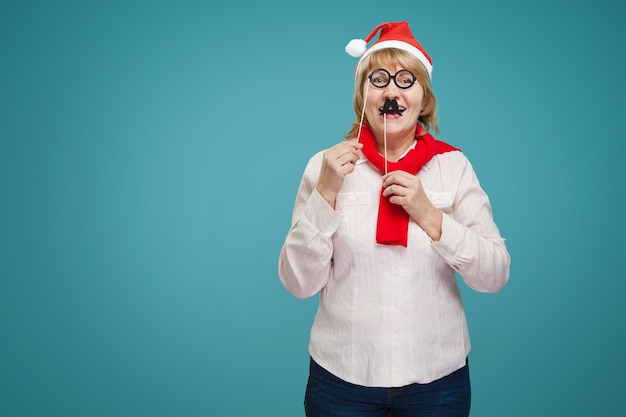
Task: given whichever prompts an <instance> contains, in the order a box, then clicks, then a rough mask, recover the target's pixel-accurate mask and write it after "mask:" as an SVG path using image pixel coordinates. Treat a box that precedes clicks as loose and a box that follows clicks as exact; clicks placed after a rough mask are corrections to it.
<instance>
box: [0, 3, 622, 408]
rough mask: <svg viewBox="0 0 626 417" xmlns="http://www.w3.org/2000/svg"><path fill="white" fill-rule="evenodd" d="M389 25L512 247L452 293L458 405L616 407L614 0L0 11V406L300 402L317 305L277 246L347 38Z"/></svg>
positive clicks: (336, 126) (617, 77)
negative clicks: (460, 352)
mask: <svg viewBox="0 0 626 417" xmlns="http://www.w3.org/2000/svg"><path fill="white" fill-rule="evenodd" d="M395 20H408V21H409V22H410V24H411V28H412V30H413V32H414V34H415V35H416V37H417V38H418V39H419V40H420V41H421V42H422V44H423V45H424V46H425V47H426V49H427V50H428V51H429V53H430V54H431V56H432V58H433V60H434V64H435V66H434V74H433V83H434V89H435V92H436V94H437V97H438V100H439V104H440V107H439V113H440V126H441V134H440V138H441V139H443V140H445V141H448V142H450V143H452V144H454V145H456V146H458V147H460V148H461V149H462V150H463V151H464V152H465V154H466V155H467V156H468V157H469V158H470V160H471V161H472V163H473V165H474V167H475V170H476V172H477V174H478V176H479V178H480V179H481V182H482V184H483V187H484V188H485V189H486V191H487V192H488V193H489V195H490V197H491V200H492V205H493V209H494V215H495V218H496V221H497V223H498V225H499V227H500V229H501V232H502V234H503V236H504V237H506V238H507V241H508V247H509V251H510V253H511V256H512V267H511V278H510V282H509V284H508V285H507V286H506V287H505V289H504V290H502V292H500V293H498V294H495V295H492V294H479V293H476V292H473V291H471V290H469V289H468V288H467V287H466V286H464V285H462V289H463V295H464V300H465V304H466V309H467V315H468V320H469V325H470V332H471V335H472V343H473V347H474V349H473V351H472V354H471V357H470V361H471V367H472V382H473V391H474V394H473V409H472V415H473V416H480V417H489V416H508V417H517V416H520V417H521V416H524V417H526V416H570V417H575V416H589V415H599V416H600V415H602V416H609V415H618V414H620V411H618V410H620V409H621V408H623V407H622V404H623V392H624V389H625V388H626V384H625V382H624V379H623V375H624V373H625V372H626V359H625V356H624V352H623V346H624V333H625V330H624V329H625V326H624V324H623V319H624V318H625V317H626V308H625V307H624V303H623V302H622V298H623V294H624V292H625V290H626V283H625V281H626V280H625V279H624V278H625V276H624V272H623V269H622V264H621V260H622V256H624V255H623V252H624V244H623V237H624V235H625V232H626V230H625V226H624V221H623V204H624V193H625V192H624V186H623V180H624V178H625V177H626V171H625V169H624V163H623V161H622V159H623V158H622V154H623V152H624V150H625V145H624V139H625V133H624V128H623V125H622V124H621V123H622V122H623V119H624V110H625V106H624V96H625V94H626V82H625V81H624V80H625V78H624V73H625V70H626V65H625V61H624V58H623V57H624V46H623V43H624V40H625V38H626V37H625V35H626V30H625V29H624V28H625V27H626V6H625V3H624V2H618V1H606V0H597V1H593V2H591V1H587V2H571V1H539V0H528V1H523V2H522V1H517V2H501V1H495V0H494V1H476V2H466V1H440V2H433V1H430V2H408V3H406V2H405V3H384V2H379V1H342V2H338V1H332V2H331V1H327V0H318V1H315V2H306V3H305V2H302V3H298V2H291V1H274V2H260V1H259V2H253V1H229V2H220V3H218V4H209V2H208V1H207V2H201V1H180V0H179V1H165V0H161V1H158V0H157V1H107V2H87V1H58V2H35V1H8V0H5V1H3V2H2V4H1V5H0V56H1V64H0V139H1V140H0V186H1V188H0V192H1V206H0V209H1V216H0V256H1V263H0V384H1V386H0V415H2V416H65V417H70V416H120V417H122V416H272V417H281V416H303V415H304V413H303V408H302V400H303V394H304V387H305V383H306V377H307V372H308V369H307V367H308V353H307V343H308V334H309V329H310V326H311V323H312V320H313V315H314V313H315V309H316V303H317V299H316V298H315V297H314V298H312V299H308V300H297V299H295V298H294V297H292V296H291V295H290V294H289V293H288V292H287V291H286V290H285V289H284V288H283V287H282V286H281V284H280V282H279V279H278V275H277V259H278V253H279V250H280V247H281V245H282V241H283V239H284V236H285V234H286V232H287V230H288V228H289V223H290V218H291V209H292V205H293V199H294V197H295V193H296V190H297V186H298V183H299V181H300V176H301V174H302V170H303V169H304V165H305V163H306V161H307V159H308V158H309V157H310V156H311V155H312V154H313V153H315V152H316V151H318V150H320V149H322V148H325V147H327V146H330V145H332V144H334V143H336V142H338V141H341V140H342V139H343V135H344V134H345V133H346V132H347V130H348V129H349V126H350V123H351V122H352V120H353V117H354V116H353V113H352V106H351V95H352V88H353V80H352V74H353V70H354V66H355V64H356V60H355V59H354V58H352V57H350V56H348V55H347V54H346V53H345V52H344V49H343V48H344V46H345V44H346V43H347V42H348V41H349V40H350V39H352V38H359V37H360V38H363V37H365V36H367V35H368V34H369V32H370V30H371V29H372V28H373V27H374V26H375V25H377V24H378V23H381V22H383V21H395Z"/></svg>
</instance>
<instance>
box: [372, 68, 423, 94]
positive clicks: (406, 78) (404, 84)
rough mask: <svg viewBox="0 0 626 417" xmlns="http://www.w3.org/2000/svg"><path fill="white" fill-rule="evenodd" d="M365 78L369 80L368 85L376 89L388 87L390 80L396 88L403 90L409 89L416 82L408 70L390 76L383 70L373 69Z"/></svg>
mask: <svg viewBox="0 0 626 417" xmlns="http://www.w3.org/2000/svg"><path fill="white" fill-rule="evenodd" d="M367 78H369V80H370V83H372V85H373V86H374V87H376V88H385V87H387V86H388V85H389V83H390V82H391V80H393V82H394V83H395V84H396V85H397V86H398V88H402V89H403V90H406V89H407V88H411V87H412V86H413V84H415V81H416V80H417V77H416V76H415V75H413V73H412V72H411V71H409V70H400V71H398V72H396V73H395V75H391V74H390V73H389V71H387V70H386V69H384V68H377V69H375V70H374V71H372V72H370V75H368V76H367Z"/></svg>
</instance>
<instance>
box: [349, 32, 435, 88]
mask: <svg viewBox="0 0 626 417" xmlns="http://www.w3.org/2000/svg"><path fill="white" fill-rule="evenodd" d="M379 30H380V36H379V37H378V40H377V41H376V42H374V44H373V45H372V46H370V47H369V49H368V48H367V43H368V42H369V41H371V40H372V38H373V37H374V36H375V35H376V33H378V31H379ZM385 48H397V49H402V50H404V51H407V52H409V53H411V54H413V55H414V56H415V57H416V58H417V59H419V60H420V62H421V63H422V64H424V67H426V71H427V72H428V76H429V77H432V71H433V62H432V60H431V59H430V56H428V54H427V53H426V50H425V49H424V48H423V47H422V45H420V43H419V42H418V41H417V40H416V39H415V37H414V36H413V34H412V33H411V30H410V29H409V23H408V22H386V23H381V24H380V25H378V26H376V27H375V28H374V30H373V31H372V33H370V34H369V36H368V37H367V38H365V40H363V39H352V40H351V41H350V42H349V43H348V44H347V45H346V52H347V53H349V54H350V55H352V56H353V57H355V58H359V57H360V59H359V62H358V64H357V66H356V68H357V71H358V68H359V65H361V62H362V61H363V59H365V57H367V56H368V55H370V54H371V53H372V52H374V51H378V50H379V49H385ZM355 75H356V72H355Z"/></svg>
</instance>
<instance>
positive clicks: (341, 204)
mask: <svg viewBox="0 0 626 417" xmlns="http://www.w3.org/2000/svg"><path fill="white" fill-rule="evenodd" d="M367 204H370V193H368V192H354V193H339V194H338V195H337V206H338V207H337V208H338V209H341V208H348V207H350V206H362V205H367Z"/></svg>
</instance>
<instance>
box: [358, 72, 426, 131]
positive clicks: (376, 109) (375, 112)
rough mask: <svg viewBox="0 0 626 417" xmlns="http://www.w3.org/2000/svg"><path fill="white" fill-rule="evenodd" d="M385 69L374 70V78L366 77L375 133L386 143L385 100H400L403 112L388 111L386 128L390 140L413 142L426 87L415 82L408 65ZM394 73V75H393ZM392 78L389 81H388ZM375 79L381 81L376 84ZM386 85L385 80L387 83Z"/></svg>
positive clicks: (369, 115)
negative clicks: (407, 70) (408, 70)
mask: <svg viewBox="0 0 626 417" xmlns="http://www.w3.org/2000/svg"><path fill="white" fill-rule="evenodd" d="M381 69H383V70H385V71H386V72H385V71H378V72H373V74H372V81H371V82H370V80H367V81H366V84H365V88H367V89H368V91H367V101H366V103H365V117H366V119H367V122H368V124H369V126H370V129H371V130H372V132H373V133H374V137H375V138H376V141H377V142H378V143H382V141H383V138H384V130H385V120H384V118H385V115H384V114H380V113H381V110H382V108H383V105H384V104H385V100H387V99H390V100H396V101H397V102H398V109H399V110H400V111H402V110H404V111H402V114H396V113H394V112H391V113H387V115H386V117H387V120H386V125H387V126H386V130H387V141H388V142H389V141H394V142H396V143H402V142H403V141H406V142H407V143H412V142H413V139H414V137H415V126H416V124H417V119H418V117H419V115H420V112H421V111H422V108H423V106H422V101H423V99H424V89H423V88H422V86H421V85H420V83H419V82H418V81H417V80H415V82H414V83H413V85H412V86H410V87H408V88H400V87H399V86H398V85H400V86H401V87H407V86H408V85H410V84H411V80H412V79H413V77H412V75H411V74H410V73H409V74H407V73H406V71H405V69H404V68H401V67H398V66H391V67H381ZM390 76H391V77H390ZM387 82H388V83H387ZM372 83H374V84H376V85H378V87H377V86H375V85H373V84H372ZM386 83H387V85H385V86H383V85H384V84H386Z"/></svg>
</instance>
